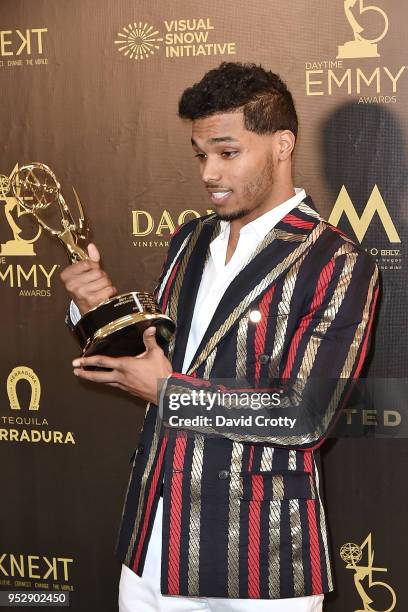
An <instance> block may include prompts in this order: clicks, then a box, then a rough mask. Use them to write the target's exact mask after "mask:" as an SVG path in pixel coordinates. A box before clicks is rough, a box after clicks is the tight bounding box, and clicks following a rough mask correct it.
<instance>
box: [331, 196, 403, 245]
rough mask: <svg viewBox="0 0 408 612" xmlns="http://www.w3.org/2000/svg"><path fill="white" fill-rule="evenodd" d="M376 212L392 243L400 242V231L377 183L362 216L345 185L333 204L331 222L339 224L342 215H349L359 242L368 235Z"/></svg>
mask: <svg viewBox="0 0 408 612" xmlns="http://www.w3.org/2000/svg"><path fill="white" fill-rule="evenodd" d="M375 213H377V215H378V217H379V219H380V221H381V223H382V225H383V227H384V230H385V233H386V234H387V237H388V240H389V241H390V242H392V243H400V242H401V239H400V237H399V235H398V232H397V230H396V228H395V225H394V223H393V221H392V219H391V216H390V213H389V212H388V210H387V207H386V205H385V202H384V199H383V197H382V195H381V193H380V190H379V189H378V187H377V185H374V188H373V190H372V192H371V195H370V197H369V198H368V202H367V204H366V206H365V208H364V210H363V213H362V215H361V217H359V216H358V214H357V211H356V209H355V208H354V204H353V202H352V201H351V198H350V196H349V194H348V192H347V189H346V187H345V186H344V185H343V187H342V188H341V190H340V193H339V195H338V198H337V200H336V202H335V204H334V206H333V210H332V212H331V214H330V217H329V223H332V224H333V225H338V224H339V221H340V219H341V217H342V215H343V214H344V215H345V216H346V217H347V219H348V221H349V223H350V225H351V227H352V229H353V231H354V233H355V235H356V238H357V240H358V242H360V243H361V242H362V241H363V239H364V236H365V235H366V232H367V230H368V227H369V225H370V223H371V221H372V220H373V217H374V215H375Z"/></svg>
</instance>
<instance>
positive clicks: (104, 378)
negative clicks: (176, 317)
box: [72, 327, 173, 404]
mask: <svg viewBox="0 0 408 612" xmlns="http://www.w3.org/2000/svg"><path fill="white" fill-rule="evenodd" d="M143 342H144V345H145V347H146V351H145V352H144V353H142V354H141V355H137V356H136V357H105V356H104V355H93V356H92V357H80V358H79V359H74V361H73V362H72V365H73V366H74V374H75V376H80V377H81V378H84V379H85V380H92V381H93V382H100V383H105V384H106V385H109V386H110V387H119V389H122V390H123V391H127V392H128V393H130V394H131V395H136V396H137V397H140V398H141V399H144V400H147V401H148V402H152V403H153V404H157V403H158V391H159V389H158V381H159V380H160V379H164V378H167V377H168V376H169V374H171V373H172V372H173V368H172V366H171V363H170V361H169V360H168V359H167V357H166V356H165V354H164V352H163V350H162V349H161V348H160V346H159V345H158V344H157V342H156V328H155V327H148V328H147V329H146V330H145V332H144V334H143ZM88 365H93V366H95V365H96V366H99V367H103V368H111V369H112V371H111V372H97V371H88V370H84V369H83V367H84V366H88Z"/></svg>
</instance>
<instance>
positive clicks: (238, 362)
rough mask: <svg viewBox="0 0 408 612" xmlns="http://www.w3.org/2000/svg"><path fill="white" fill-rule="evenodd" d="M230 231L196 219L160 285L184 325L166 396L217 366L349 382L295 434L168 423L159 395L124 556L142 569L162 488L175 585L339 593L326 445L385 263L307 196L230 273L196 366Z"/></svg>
mask: <svg viewBox="0 0 408 612" xmlns="http://www.w3.org/2000/svg"><path fill="white" fill-rule="evenodd" d="M219 229H220V222H219V220H218V219H217V217H216V215H209V216H207V217H202V218H200V219H194V220H193V221H190V222H188V223H187V224H185V225H183V226H181V228H180V229H179V230H178V231H177V233H176V234H175V235H174V236H173V238H172V241H171V243H170V247H169V253H168V257H167V260H166V263H165V265H164V267H163V270H162V273H161V276H160V279H159V283H158V286H157V288H156V296H157V299H158V301H159V303H160V305H161V307H162V309H163V311H164V312H166V313H167V314H168V315H169V316H170V317H172V318H173V319H174V320H175V321H176V324H177V331H176V336H175V340H174V341H173V342H172V343H171V344H170V346H169V349H168V356H169V359H170V360H171V362H172V365H173V374H172V376H171V377H170V378H169V380H168V381H167V385H166V387H165V392H164V396H165V397H166V396H167V397H168V396H169V394H171V393H178V392H180V391H182V392H185V393H191V391H192V390H193V389H197V388H198V389H200V388H205V389H208V388H212V385H213V383H212V380H213V379H217V378H218V379H219V378H223V379H227V378H229V379H240V380H241V379H245V380H246V381H247V382H248V387H249V388H252V389H257V388H265V387H268V384H269V383H270V381H274V384H276V380H280V379H281V378H292V377H296V378H299V379H302V380H303V381H305V382H307V381H308V380H309V379H310V378H311V377H329V378H332V379H333V380H337V381H338V384H339V385H340V390H339V389H337V391H338V392H336V394H335V395H336V397H335V398H334V400H333V398H332V401H330V402H328V403H327V406H326V408H325V411H324V414H322V417H321V419H319V423H318V425H317V426H316V427H315V426H313V427H310V431H302V432H301V433H300V434H296V433H293V434H290V435H288V436H286V437H285V436H280V437H276V436H275V435H274V433H273V431H271V432H270V435H265V436H261V437H260V436H257V435H255V434H253V433H251V432H246V431H245V429H242V428H241V429H240V430H237V431H234V432H229V431H227V432H226V433H225V434H223V435H208V434H207V433H206V431H205V429H203V430H198V429H197V430H193V429H191V430H190V431H189V430H187V429H185V428H183V429H182V430H181V429H177V428H174V427H164V426H163V421H162V420H161V418H160V414H159V410H158V408H157V406H155V405H149V406H148V408H147V411H146V417H145V421H144V425H143V430H142V433H141V438H140V444H139V446H138V449H137V452H136V454H135V458H134V462H133V469H132V473H131V478H130V482H129V487H128V491H127V496H126V501H125V505H124V510H123V516H122V524H121V528H120V532H119V538H118V545H117V554H118V557H119V559H120V560H121V561H122V562H123V563H125V564H126V565H127V566H128V567H130V568H131V569H132V570H133V571H134V572H136V573H137V574H138V575H142V574H143V565H144V562H145V557H146V552H147V547H148V544H149V538H150V534H151V531H152V526H153V521H154V517H155V513H156V508H157V504H158V500H159V497H160V495H161V494H162V495H163V547H162V561H161V591H162V593H163V594H167V595H182V596H203V597H227V598H254V599H259V598H261V599H269V598H270V599H276V598H287V597H298V596H304V595H312V594H319V593H327V592H329V591H331V590H333V575H332V567H331V559H330V544H329V541H328V533H327V525H326V518H325V510H324V499H323V496H322V487H321V468H320V462H319V450H318V448H319V446H320V445H321V444H322V442H323V441H324V439H325V438H326V437H327V432H328V430H329V429H330V427H331V426H332V424H333V422H334V420H335V419H336V416H337V415H338V413H339V410H340V407H341V404H342V400H343V399H344V394H346V393H347V386H348V385H350V381H352V379H355V378H356V377H358V375H359V373H360V371H361V368H362V365H363V362H364V359H365V356H366V354H367V350H368V346H369V337H370V330H371V327H372V323H373V316H374V311H375V305H376V300H377V296H378V270H377V268H376V266H375V263H374V262H373V261H372V259H371V258H370V257H369V256H368V255H367V254H366V252H365V251H364V250H363V249H362V248H360V247H359V246H358V245H356V244H354V243H353V242H352V241H351V240H350V239H349V238H348V237H347V236H345V235H344V234H343V233H342V232H340V231H339V230H338V229H337V228H336V227H333V226H332V225H330V224H329V223H328V222H326V221H325V220H323V219H322V218H321V217H320V216H319V214H318V213H317V212H316V209H315V208H314V205H313V202H312V200H311V198H310V197H307V198H306V199H305V200H304V201H303V202H302V203H300V204H299V205H298V206H297V207H296V208H295V209H293V210H292V211H291V212H290V214H287V215H286V216H285V217H284V218H283V219H282V220H281V221H280V222H279V223H278V224H277V225H276V226H275V227H274V228H273V229H272V230H271V231H270V232H269V233H268V234H267V236H266V237H265V239H264V240H263V242H262V243H261V244H260V245H259V247H258V248H257V249H256V251H255V252H254V253H252V254H251V255H250V257H249V261H248V262H247V264H246V265H245V267H244V268H243V269H242V271H241V272H240V273H239V274H238V275H237V276H236V278H235V279H234V280H233V281H232V283H231V284H230V285H229V287H228V288H227V290H226V291H225V294H224V296H223V297H222V299H221V301H220V303H219V305H218V307H217V309H216V311H215V313H214V316H213V318H212V320H211V322H210V324H209V327H208V329H207V330H206V332H205V334H204V337H203V339H202V341H201V343H200V345H199V347H198V348H197V352H196V354H195V356H194V358H193V360H192V362H191V364H190V367H189V369H188V371H187V374H185V375H183V374H180V371H181V368H182V364H183V359H184V353H185V349H186V345H187V340H188V335H189V329H190V325H191V320H192V315H193V311H194V304H195V299H196V296H197V291H198V288H199V285H200V280H201V275H202V271H203V268H204V265H205V263H206V260H207V257H208V252H209V244H210V242H211V241H212V240H213V239H214V238H215V236H216V235H217V232H219ZM254 309H255V310H257V311H259V313H260V315H261V317H259V316H258V317H257V320H256V321H255V320H254V321H253V320H252V319H253V317H252V318H251V317H250V316H249V314H250V312H251V310H254ZM258 319H259V320H258ZM215 434H217V432H215Z"/></svg>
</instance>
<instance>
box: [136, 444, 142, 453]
mask: <svg viewBox="0 0 408 612" xmlns="http://www.w3.org/2000/svg"><path fill="white" fill-rule="evenodd" d="M143 453H144V446H143V444H139V446H138V447H137V454H138V455H143Z"/></svg>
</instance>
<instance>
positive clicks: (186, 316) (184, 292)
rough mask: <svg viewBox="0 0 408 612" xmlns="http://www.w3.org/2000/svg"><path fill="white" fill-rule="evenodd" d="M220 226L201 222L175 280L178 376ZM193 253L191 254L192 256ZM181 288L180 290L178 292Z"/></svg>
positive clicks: (215, 222) (214, 219) (212, 219)
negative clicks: (205, 270)
mask: <svg viewBox="0 0 408 612" xmlns="http://www.w3.org/2000/svg"><path fill="white" fill-rule="evenodd" d="M219 228H220V223H219V221H218V219H217V217H216V216H215V215H213V216H212V217H209V218H207V219H205V220H204V221H201V220H200V222H199V225H198V226H197V228H196V230H195V232H194V234H195V235H194V234H193V236H192V242H193V244H192V245H191V248H189V247H187V248H186V252H185V254H184V255H183V257H182V260H181V262H180V268H179V272H178V273H177V274H176V278H175V279H174V285H175V290H174V291H175V293H176V294H174V293H173V296H172V297H173V308H171V309H170V310H172V317H173V319H174V320H175V323H176V326H177V333H176V337H175V344H174V350H173V357H172V363H173V368H174V370H175V371H176V372H179V371H181V368H182V367H183V361H184V355H185V351H186V347H187V341H188V336H189V333H190V327H191V321H192V318H193V313H194V307H195V302H196V298H197V293H198V289H199V287H200V283H201V277H202V274H203V270H204V266H205V263H206V261H207V257H208V253H209V245H210V243H211V241H212V240H213V239H214V238H215V236H216V235H217V233H218V231H219ZM189 251H190V252H189ZM177 285H178V287H179V289H178V291H177Z"/></svg>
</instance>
